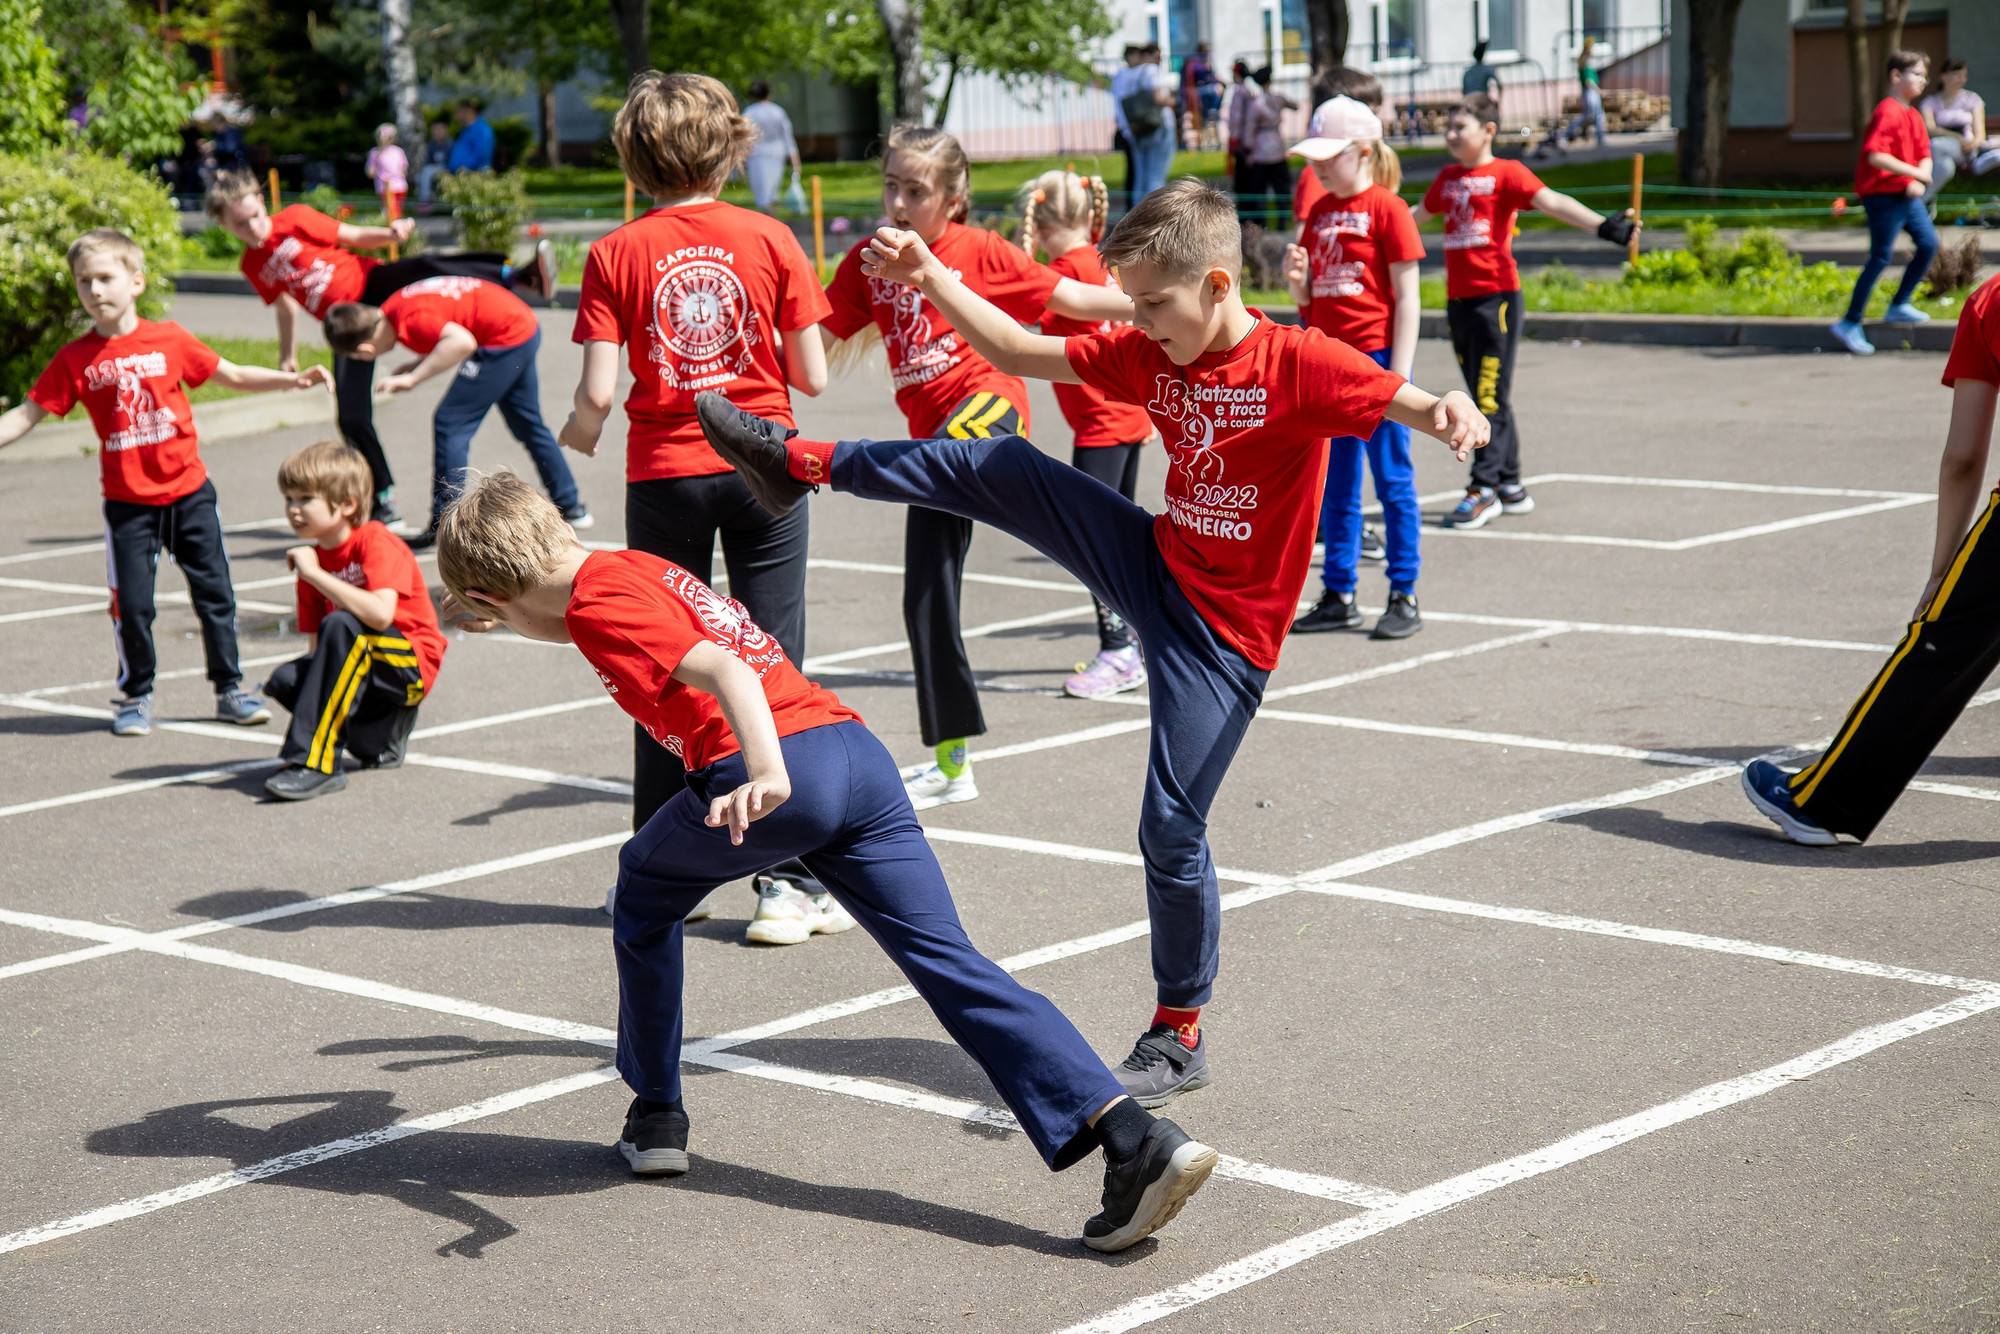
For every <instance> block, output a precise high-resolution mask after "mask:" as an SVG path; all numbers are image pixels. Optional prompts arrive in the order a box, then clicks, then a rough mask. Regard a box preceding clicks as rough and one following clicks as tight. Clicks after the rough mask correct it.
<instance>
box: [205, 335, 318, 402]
mask: <svg viewBox="0 0 2000 1334" xmlns="http://www.w3.org/2000/svg"><path fill="white" fill-rule="evenodd" d="M201 341H202V342H204V343H206V344H208V345H209V346H210V347H212V348H214V349H215V354H216V355H217V356H219V357H221V358H222V359H223V360H224V361H233V362H235V363H236V364H237V365H238V366H267V367H268V366H276V365H277V364H278V340H277V339H275V338H208V337H204V338H203V339H202V340H201ZM298 353H299V369H300V370H304V369H305V368H306V367H308V366H324V367H326V368H327V369H328V370H332V369H333V353H332V352H331V351H330V350H329V349H327V348H324V347H312V346H307V345H304V344H301V345H300V347H299V350H298ZM313 392H315V393H317V392H319V391H318V390H314V391H313ZM242 396H243V395H242V393H241V392H240V391H239V390H235V389H225V388H223V387H222V386H221V385H219V384H217V383H216V382H215V381H213V380H210V381H209V382H208V383H207V384H205V385H202V386H201V387H200V388H199V389H190V390H188V401H189V402H190V403H212V402H214V401H215V400H216V399H218V398H241V397H242Z"/></svg>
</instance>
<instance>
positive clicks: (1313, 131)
mask: <svg viewBox="0 0 2000 1334" xmlns="http://www.w3.org/2000/svg"><path fill="white" fill-rule="evenodd" d="M1306 133H1307V135H1308V136H1310V137H1309V138H1305V139H1301V140H1300V141H1299V142H1298V143H1295V144H1293V145H1292V152H1293V153H1294V154H1295V155H1296V156H1298V157H1302V158H1309V159H1311V160H1312V161H1314V162H1324V161H1326V159H1328V158H1330V157H1336V156H1338V155H1339V154H1341V153H1344V152H1346V151H1347V148H1348V145H1350V144H1356V143H1373V142H1374V141H1376V140H1377V139H1380V138H1381V137H1382V121H1381V118H1380V117H1378V116H1377V115H1376V114H1375V113H1374V112H1372V111H1370V110H1369V109H1368V108H1367V107H1365V106H1362V105H1361V103H1359V102H1357V101H1355V100H1354V99H1353V98H1351V97H1335V98H1329V99H1328V100H1327V101H1324V102H1321V103H1320V104H1319V110H1317V111H1315V112H1313V116H1312V124H1311V125H1309V126H1308V127H1307V128H1306Z"/></svg>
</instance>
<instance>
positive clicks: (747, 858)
mask: <svg viewBox="0 0 2000 1334" xmlns="http://www.w3.org/2000/svg"><path fill="white" fill-rule="evenodd" d="M437 550H438V573H439V575H440V576H441V577H442V578H443V580H444V582H445V587H446V588H448V589H449V590H450V591H451V595H452V597H453V599H454V600H455V601H456V602H457V603H458V604H460V606H462V607H463V608H465V609H466V610H467V611H469V612H470V613H471V614H472V615H473V616H475V617H487V618H490V620H489V621H488V622H487V624H488V625H491V624H493V623H499V624H504V625H506V626H508V627H509V628H510V629H512V630H513V631H515V633H517V634H521V635H525V636H526V637H528V638H530V639H540V640H544V641H547V642H549V643H556V644H563V643H574V644H575V645H576V646H577V648H578V649H579V650H581V651H582V653H583V656H584V658H585V659H586V660H587V661H588V662H589V663H590V665H591V666H592V667H594V668H596V669H597V674H598V676H599V677H600V678H601V679H602V680H603V682H604V688H605V689H606V690H609V691H610V692H611V697H612V698H613V699H614V700H616V701H617V702H618V705H619V707H621V708H623V709H624V710H625V712H627V713H629V714H630V715H632V717H633V719H634V720H635V721H636V722H638V723H639V725H640V726H642V727H644V728H645V729H646V731H647V732H648V733H650V734H651V736H652V737H653V739H654V740H655V741H657V742H659V743H660V744H661V745H662V746H664V747H666V748H667V749H668V750H669V751H671V752H673V754H674V755H675V756H677V757H679V758H680V759H681V761H682V762H683V763H684V764H685V765H686V766H687V786H686V787H685V788H683V789H682V790H681V791H679V792H677V793H675V794H674V796H673V797H672V798H671V799H669V800H668V801H667V803H666V804H665V805H664V806H662V807H660V809H659V810H658V811H657V812H656V813H655V814H654V815H653V817H652V818H651V819H650V820H648V821H646V824H645V826H644V827H643V828H642V829H640V830H639V832H638V833H636V834H634V835H633V836H632V838H631V839H630V840H629V841H628V842H627V843H626V844H625V847H624V850H623V851H622V852H621V853H620V854H619V857H618V894H617V898H616V906H615V908H614V910H613V912H612V919H611V935H612V942H613V946H614V948H615V950H616V953H617V959H618V1071H619V1073H620V1074H622V1075H623V1076H624V1077H625V1082H626V1083H627V1084H629V1085H631V1087H632V1091H633V1093H634V1094H635V1095H636V1096H635V1097H634V1098H633V1100H632V1106H631V1108H630V1110H629V1111H628V1112H627V1113H626V1117H625V1129H624V1133H623V1134H622V1135H621V1136H620V1137H619V1144H618V1150H619V1152H620V1153H621V1154H623V1155H624V1157H625V1159H626V1161H627V1162H629V1163H630V1164H631V1165H632V1170H633V1171H635V1172H638V1173H641V1174H647V1175H659V1174H664V1173H679V1172H685V1171H687V1170H688V1157H687V1142H688V1116H687V1112H686V1110H685V1109H684V1107H683V1106H682V1102H681V1073H680V1050H681V979H682V968H681V929H682V922H683V921H684V920H685V918H686V917H687V914H688V910H689V909H691V908H693V907H694V906H695V905H696V904H698V903H700V902H701V900H702V898H703V897H704V896H706V895H707V894H708V893H709V891H711V890H713V889H714V888H715V887H716V886H718V885H720V884H723V883H725V882H726V881H730V880H735V879H737V878H739V877H742V876H745V875H749V874H750V873H752V872H754V871H758V870H761V869H762V868H764V867H766V866H770V865H771V864H772V863H774V862H777V861H782V860H784V859H785V858H787V857H798V858H800V859H801V860H803V861H804V862H805V864H806V866H807V868H808V869H809V870H811V872H812V873H813V875H814V876H815V877H817V878H818V879H819V881H820V882H821V883H822V884H824V885H826V886H827V888H828V889H829V890H831V891H832V892H833V894H834V895H835V896H836V897H837V898H838V899H839V900H840V902H841V904H842V905H843V906H844V907H846V908H847V910H848V911H849V912H851V913H853V914H854V916H855V917H856V918H857V919H858V920H859V921H860V923H861V925H862V926H863V927H865V928H866V929H867V931H868V934H869V935H871V936H873V937H875V940H876V943H877V944H879V945H881V946H882V948H883V949H885V950H887V951H888V952H889V957H890V958H892V959H894V960H895V961H896V965H897V966H898V967H899V968H901V969H902V970H903V974H904V976H906V977H908V978H909V979H910V981H911V982H912V983H913V984H915V986H916V988H917V991H918V992H919V993H920V994H922V996H923V998H924V999H925V1000H926V1001H927V1002H929V1004H930V1007H931V1009H932V1011H933V1012H934V1013H935V1014H936V1015H937V1017H938V1020H939V1021H940V1022H941V1023H943V1025H944V1026H945V1029H946V1031H947V1032H949V1033H950V1034H951V1035H952V1037H953V1038H954V1039H956V1040H957V1042H958V1044H959V1046H961V1047H963V1048H964V1049H965V1050H966V1052H967V1053H968V1054H970V1055H971V1056H972V1058H973V1059H974V1060H976V1061H978V1062H979V1064H980V1066H981V1068H982V1069H984V1070H985V1071H986V1074H987V1077H988V1078H989V1079H991V1080H992V1081H993V1086H994V1088H996V1089H997V1090H999V1093H1000V1096H1001V1097H1002V1098H1003V1099H1005V1100H1006V1103H1007V1106H1008V1107H1009V1108H1010V1109H1012V1111H1013V1113H1014V1115H1015V1117H1016V1118H1017V1119H1018V1120H1019V1121H1020V1123H1021V1129H1022V1130H1023V1131H1024V1132H1026V1134H1027V1136H1028V1138H1029V1139H1030V1140H1031V1141H1032V1142H1033V1143H1034V1146H1035V1149H1036V1151H1037V1152H1039V1153H1040V1154H1041V1155H1042V1158H1043V1161H1045V1162H1047V1163H1048V1165H1049V1166H1050V1167H1051V1168H1052V1169H1054V1170H1056V1171H1061V1170H1062V1169H1063V1168H1065V1167H1068V1166H1070V1165H1071V1164H1073V1163H1075V1162H1077V1161H1078V1160H1080V1159H1081V1158H1083V1157H1084V1156H1085V1155H1086V1154H1088V1153H1089V1152H1090V1151H1091V1150H1092V1149H1094V1148H1097V1147H1098V1146H1099V1145H1102V1146H1103V1148H1104V1156H1105V1160H1106V1165H1105V1170H1104V1210H1103V1212H1102V1213H1099V1214H1098V1215H1096V1216H1095V1217H1093V1218H1092V1219H1090V1220H1089V1221H1088V1222H1087V1223H1085V1224H1084V1229H1083V1242H1084V1245H1086V1246H1089V1247H1091V1248H1092V1249H1093V1250H1099V1251H1118V1250H1123V1249H1125V1248H1126V1247H1127V1246H1130V1245H1132V1244H1133V1243H1134V1242H1137V1241H1138V1240H1140V1239H1141V1238H1142V1237H1145V1236H1148V1235H1150V1234H1151V1233H1153V1232H1154V1231H1156V1230H1157V1229H1159V1228H1160V1227H1161V1226H1163V1225H1164V1224H1165V1223H1167V1222H1168V1221H1169V1220H1170V1219H1172V1218H1173V1217H1174V1215H1175V1214H1177V1213H1179V1212H1180V1209H1181V1206H1182V1204H1184V1203H1185V1202H1186V1201H1187V1198H1188V1197H1189V1196H1190V1195H1192V1194H1194V1192H1195V1191H1196V1190H1198V1189H1200V1188H1201V1185H1202V1183H1203V1182H1204V1181H1206V1180H1207V1179H1208V1175H1209V1173H1210V1172H1211V1171H1213V1170H1214V1168H1215V1165H1216V1161H1217V1156H1216V1152H1215V1150H1213V1149H1211V1148H1209V1147H1208V1146H1207V1145H1205V1144H1200V1143H1197V1142H1195V1141H1194V1140H1192V1139H1189V1138H1188V1136H1187V1134H1186V1133H1185V1132H1183V1131H1182V1130H1181V1128H1180V1127H1179V1126H1177V1125H1175V1124H1174V1123H1173V1122H1171V1121H1165V1120H1155V1119H1154V1118H1153V1117H1152V1116H1151V1115H1150V1114H1149V1113H1147V1112H1146V1111H1144V1110H1142V1109H1141V1108H1140V1107H1139V1105H1138V1104H1137V1103H1135V1102H1133V1101H1132V1100H1131V1099H1130V1098H1127V1097H1126V1096H1125V1095H1124V1091H1123V1090H1122V1089H1120V1088H1119V1085H1118V1081H1117V1080H1116V1079H1114V1078H1112V1075H1111V1072H1110V1071H1109V1070H1106V1069H1105V1068H1104V1063H1103V1062H1102V1061H1100V1060H1098V1059H1097V1057H1096V1056H1095V1055H1094V1054H1093V1053H1092V1052H1091V1050H1090V1047H1089V1045H1088V1044H1087V1043H1085V1042H1084V1040H1083V1036H1082V1034H1080V1033H1078V1032H1077V1031H1076V1028H1075V1027H1074V1026H1073V1025H1072V1024H1071V1023H1070V1022H1069V1020H1068V1019H1066V1018H1064V1017H1063V1014H1062V1012H1061V1011H1060V1010H1058V1009H1056V1007H1055V1006H1054V1005H1052V1004H1050V1003H1049V1001H1048V999H1047V998H1046V997H1044V996H1041V995H1039V994H1037V993H1035V992H1032V991H1029V990H1028V989H1027V988H1026V987H1023V986H1022V985H1021V984H1020V983H1019V982H1016V981H1015V980H1014V979H1013V978H1012V977H1011V976H1010V975H1008V974H1007V973H1005V972H1003V971H1001V969H1000V968H999V966H998V965H996V964H994V963H993V962H992V961H990V960H988V959H987V958H985V957H984V956H982V955H981V954H980V953H979V952H978V951H977V950H975V949H974V948H973V947H972V942H971V941H970V940H968V939H967V938H966V935H965V928H964V927H962V926H961V925H959V921H958V911H957V909H956V908H955V907H954V906H953V904H952V901H951V892H950V890H948V889H947V888H946V887H945V882H944V873H943V872H942V871H941V870H940V869H939V868H938V864H937V859H936V858H935V857H933V856H932V855H931V850H930V845H929V844H928V843H926V842H925V841H924V834H923V830H922V829H921V828H920V827H919V826H918V824H917V820H916V815H915V814H914V812H912V811H911V809H910V801H909V798H908V796H907V795H905V793H904V791H903V779H902V775H901V774H900V773H899V772H898V771H897V768H896V763H895V761H894V760H892V759H890V758H889V752H888V751H886V750H884V749H883V748H882V744H881V742H879V741H877V740H876V739H875V737H874V734H873V733H871V732H869V730H868V729H867V728H866V727H865V726H863V725H862V722H861V719H860V718H859V717H858V716H857V715H856V714H855V713H854V711H853V710H852V709H849V708H848V707H847V706H846V705H844V704H842V703H841V702H840V700H839V699H838V698H836V697H835V696H834V695H833V693H832V692H831V691H828V690H825V689H822V688H821V687H820V686H818V685H816V684H814V683H813V682H811V681H808V680H807V679H806V678H805V677H803V676H801V675H800V674H799V672H798V670H797V669H796V668H794V667H793V666H792V664H791V663H790V662H789V661H787V660H786V658H785V654H784V650H783V649H781V648H779V647H778V643H777V641H776V640H774V639H772V638H771V637H770V636H769V635H767V634H766V633H764V631H763V630H761V629H759V628H758V627H757V625H756V624H755V623H754V622H752V621H751V620H750V618H749V617H748V616H747V615H745V614H744V611H743V608H742V606H741V605H739V604H738V603H736V602H735V601H733V600H731V599H728V598H724V597H722V596H720V595H718V594H717V593H716V592H715V591H714V590H713V589H711V588H709V587H708V585H706V584H704V583H702V582H701V581H700V580H698V579H696V578H695V577H694V576H693V575H691V574H689V573H688V572H687V571H686V570H683V569H682V568H680V567H679V566H678V565H674V564H672V563H670V562H668V561H665V560H662V559H660V558H659V557H658V556H649V555H647V554H646V553H644V552H640V551H600V552H588V551H585V550H584V549H583V548H582V547H581V546H579V545H577V541H576V536H575V534H574V533H572V532H571V531H570V529H569V526H568V525H567V524H565V523H564V522H563V521H562V515H560V514H559V513H557V512H556V508H555V506H554V505H552V504H550V503H549V502H548V501H547V500H545V499H543V498H542V497H541V496H539V495H537V494H536V493H535V492H534V491H533V490H532V489H531V488H530V487H528V485H527V484H526V483H524V482H522V481H521V480H520V479H519V478H517V477H515V476H514V475H513V474H511V473H504V472H503V473H497V474H494V475H492V476H489V477H486V478H483V479H481V480H480V481H478V482H476V483H475V484H474V485H473V486H472V487H471V488H470V489H469V490H467V491H466V492H465V494H464V496H463V497H462V498H461V499H459V501H458V502H457V503H456V504H454V505H453V506H452V507H451V508H450V509H448V510H447V511H446V512H445V516H444V521H443V522H442V523H441V524H439V526H438V548H437ZM753 824H754V825H755V826H756V828H755V829H752V828H751V826H752V825H753Z"/></svg>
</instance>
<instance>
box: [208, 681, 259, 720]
mask: <svg viewBox="0 0 2000 1334" xmlns="http://www.w3.org/2000/svg"><path fill="white" fill-rule="evenodd" d="M215 721H217V722H219V723H235V724H236V725H237V726H238V727H255V726H256V725H257V724H258V723H268V722H270V721H271V710H270V708H269V706H267V705H266V704H265V703H264V698H263V696H261V695H259V694H257V693H256V692H255V691H252V690H245V689H244V688H243V687H242V686H231V687H230V688H229V689H228V690H225V691H223V692H222V693H221V694H219V695H217V696H216V697H215Z"/></svg>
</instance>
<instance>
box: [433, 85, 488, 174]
mask: <svg viewBox="0 0 2000 1334" xmlns="http://www.w3.org/2000/svg"><path fill="white" fill-rule="evenodd" d="M493 150H494V142H493V127H492V126H491V125H490V124H488V123H487V121H486V117H484V116H482V115H480V114H479V108H478V107H477V106H476V105H474V104H473V103H472V102H470V101H466V102H460V103H459V104H458V142H456V143H454V144H453V145H452V146H451V156H450V157H448V158H446V159H445V164H444V169H445V170H446V171H491V170H493Z"/></svg>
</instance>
